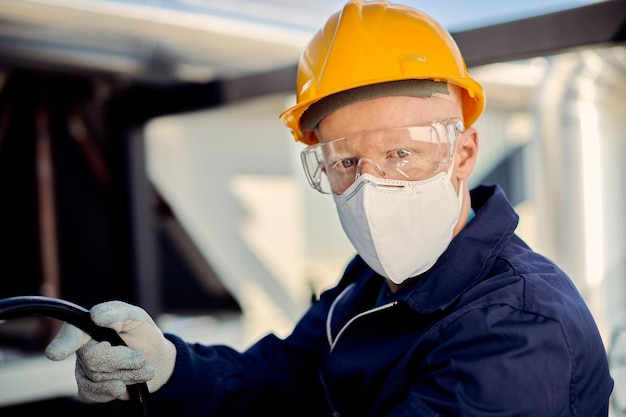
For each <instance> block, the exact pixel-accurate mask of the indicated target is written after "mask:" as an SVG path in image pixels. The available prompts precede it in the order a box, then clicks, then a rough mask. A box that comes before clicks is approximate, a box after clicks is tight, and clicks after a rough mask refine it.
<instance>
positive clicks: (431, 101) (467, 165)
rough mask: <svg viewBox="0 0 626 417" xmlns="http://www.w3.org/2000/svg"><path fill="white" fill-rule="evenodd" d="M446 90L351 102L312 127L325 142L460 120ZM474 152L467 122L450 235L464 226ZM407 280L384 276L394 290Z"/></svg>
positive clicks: (456, 168) (368, 169) (366, 168)
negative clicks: (459, 198) (459, 196)
mask: <svg viewBox="0 0 626 417" xmlns="http://www.w3.org/2000/svg"><path fill="white" fill-rule="evenodd" d="M450 93H451V94H450V95H449V96H446V97H430V98H422V97H408V96H389V97H381V98H375V99H371V100H365V101H360V102H356V103H352V104H349V105H346V106H344V107H341V108H339V109H338V110H335V111H334V112H333V113H330V114H329V115H328V116H326V117H325V118H324V119H322V121H321V122H320V123H319V125H318V127H317V129H316V131H315V136H316V137H317V138H318V140H319V141H320V142H325V141H328V140H331V139H333V138H337V137H342V136H347V135H349V134H351V133H355V132H361V131H364V130H370V129H384V128H393V127H398V126H407V125H419V124H424V123H430V122H432V121H436V120H446V119H450V118H458V119H461V120H463V114H462V109H461V100H460V92H459V89H458V87H455V86H452V85H450ZM477 156H478V135H477V132H476V129H474V128H473V127H471V126H469V127H466V128H465V131H464V132H463V133H462V134H461V135H460V137H459V138H458V142H457V146H456V150H455V156H454V161H453V166H452V175H451V178H450V181H451V182H452V185H453V186H454V188H455V190H456V191H457V193H458V192H459V191H460V192H461V193H463V204H462V207H461V214H460V216H459V221H458V222H457V224H456V226H455V227H454V231H453V237H454V236H456V235H457V234H458V233H459V232H460V231H461V230H462V229H463V228H464V227H465V224H466V223H467V219H468V217H469V214H470V210H471V201H470V194H469V188H468V185H467V178H468V177H469V175H470V174H471V172H472V170H473V169H474V165H475V164H476V158H477ZM361 173H363V174H364V173H369V174H372V175H375V176H380V173H379V172H378V171H377V170H376V169H375V167H374V166H372V165H370V164H364V165H363V167H362V170H361ZM459 188H460V190H459ZM410 281H411V280H410V279H409V280H406V281H404V282H403V283H401V284H395V283H393V282H391V281H390V280H387V283H388V285H389V288H390V290H391V291H392V292H396V291H398V290H399V289H400V288H402V287H403V286H404V285H406V284H407V283H409V282H410Z"/></svg>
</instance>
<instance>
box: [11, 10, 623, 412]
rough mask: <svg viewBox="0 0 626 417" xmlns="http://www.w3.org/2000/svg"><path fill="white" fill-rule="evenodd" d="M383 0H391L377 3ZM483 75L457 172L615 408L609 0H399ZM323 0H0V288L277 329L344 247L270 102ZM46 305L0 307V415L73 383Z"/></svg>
mask: <svg viewBox="0 0 626 417" xmlns="http://www.w3.org/2000/svg"><path fill="white" fill-rule="evenodd" d="M399 2H400V1H399ZM402 3H404V4H408V5H412V6H415V7H417V8H419V9H421V10H423V11H425V12H426V13H428V14H430V15H432V16H433V17H435V18H436V19H437V20H439V21H440V22H441V23H442V24H443V25H444V26H446V27H447V28H448V29H449V30H450V31H451V33H452V34H453V36H454V37H455V39H456V40H457V43H458V44H459V47H460V48H461V50H462V51H463V53H464V55H465V58H466V61H467V64H468V67H469V70H470V73H471V74H472V75H473V76H474V77H475V78H476V79H477V80H478V81H480V82H481V83H482V84H483V86H484V87H485V90H486V95H487V108H486V111H485V113H484V115H483V116H482V117H481V119H480V120H479V121H478V123H477V124H476V127H477V128H478V129H479V132H480V148H481V150H480V153H479V155H480V156H479V165H478V167H477V169H476V171H475V173H474V174H473V179H472V182H473V183H472V185H477V184H478V183H499V184H500V185H501V186H502V187H503V188H504V189H505V191H506V193H507V195H508V197H509V199H510V200H511V202H512V203H513V204H514V206H515V207H516V209H517V211H518V212H519V214H520V216H521V222H520V227H519V229H518V233H519V234H520V236H521V237H522V238H523V239H525V240H526V241H527V242H528V243H529V244H530V245H531V246H532V247H533V248H535V249H536V250H538V251H539V252H542V253H544V254H545V255H547V256H548V257H550V258H552V259H553V260H555V261H556V262H557V263H558V264H559V265H560V266H561V267H562V268H563V269H564V270H565V271H566V272H567V273H569V274H570V276H571V277H572V279H573V280H574V282H575V284H576V285H577V286H578V288H579V290H580V292H581V293H582V294H583V296H584V297H585V299H586V300H587V302H588V304H589V306H590V308H591V310H592V312H593V314H594V316H595V318H596V320H597V322H598V324H599V326H600V330H601V332H602V336H603V339H604V342H605V347H606V349H607V354H608V355H609V361H610V364H611V371H612V374H613V376H614V378H615V382H616V389H615V393H614V395H613V398H612V400H613V401H612V410H611V413H612V416H614V417H618V416H626V381H624V379H625V378H626V219H625V216H624V213H625V212H626V187H625V185H624V178H626V134H625V133H624V132H626V1H624V0H608V1H585V0H567V1H566V0H549V1H546V0H527V1H524V2H519V1H513V0H498V1H495V0H480V1H472V2H468V1H464V0H441V1H437V2H433V1H427V0H421V1H419V0H405V1H402ZM343 4H344V1H340V0H324V1H322V0H315V1H313V0H264V1H261V0H256V1H253V0H228V1H226V0H222V1H219V0H161V1H156V0H155V1H147V0H145V1H140V0H137V1H130V0H32V1H31V0H0V299H3V298H8V297H12V296H18V295H44V296H49V297H58V298H63V299H65V300H68V301H71V302H74V303H77V304H79V305H81V306H84V307H87V308H88V307H90V306H91V305H93V304H95V303H97V302H100V301H104V300H109V299H122V300H126V301H128V302H131V303H134V304H138V305H141V306H142V307H143V308H145V309H146V310H147V311H148V312H149V313H150V314H151V315H153V317H155V319H156V320H157V322H158V323H159V325H160V326H161V327H162V329H163V330H165V331H171V332H175V333H178V334H180V335H181V336H183V337H185V338H186V339H187V340H189V341H199V342H205V343H227V344H230V345H233V346H235V347H237V348H241V349H243V348H245V347H247V346H248V345H249V344H250V343H252V342H253V341H254V340H256V339H257V338H258V337H260V336H263V335H264V334H266V333H268V332H275V333H277V334H278V335H279V336H286V335H287V334H288V333H289V331H290V329H291V326H292V325H293V324H294V322H295V321H296V320H297V319H298V318H299V316H300V315H301V314H302V313H303V312H304V310H305V309H306V308H307V306H308V305H309V303H310V302H311V299H312V298H313V297H316V296H317V295H318V294H319V293H320V292H321V291H323V290H324V289H326V288H328V287H330V286H332V285H333V284H334V283H335V282H336V281H337V280H338V279H339V278H340V276H341V273H342V271H343V268H344V267H345V266H346V264H347V262H348V261H349V260H350V258H351V257H352V256H353V254H354V251H353V249H352V247H351V246H350V244H349V242H348V241H347V238H346V237H345V236H344V235H343V232H342V231H341V227H340V225H339V221H338V219H337V216H336V213H335V207H334V203H333V201H332V199H331V198H329V197H328V196H325V195H321V194H318V193H317V192H316V191H314V190H313V189H311V188H310V187H309V186H308V184H307V183H306V180H305V178H304V175H303V173H302V170H301V166H300V160H299V152H300V151H301V149H302V145H301V144H299V143H295V142H294V141H293V138H292V137H291V136H290V134H289V132H288V131H287V129H286V128H285V127H284V126H283V125H282V124H281V122H280V121H279V119H278V115H279V113H280V112H281V111H282V110H283V109H285V108H286V107H288V106H290V105H291V104H292V103H293V102H294V96H293V92H294V88H295V74H296V64H297V61H298V58H299V55H300V52H301V50H302V49H303V48H304V46H305V44H306V43H307V42H308V40H309V39H310V37H312V36H313V35H314V34H315V32H316V31H317V30H318V29H319V28H320V27H321V25H323V23H324V22H325V20H326V19H327V17H328V16H329V15H331V14H332V13H334V12H336V11H338V10H340V9H341V7H342V6H343ZM59 325H60V323H59V322H58V321H55V320H54V319H50V318H45V317H43V318H42V317H30V318H18V319H13V320H7V321H5V322H4V323H2V324H1V325H0V415H2V416H5V417H9V416H13V415H15V416H17V415H22V414H23V413H24V412H28V411H35V412H40V411H41V410H46V411H48V410H52V409H54V410H59V412H61V413H64V415H66V416H70V415H77V416H78V415H84V414H85V412H87V410H88V412H89V414H90V415H93V416H99V415H102V416H109V415H119V414H120V413H123V412H125V410H121V409H119V408H118V407H119V406H117V405H116V406H112V405H98V406H87V405H83V404H81V403H79V402H78V401H77V400H76V399H75V392H76V387H75V382H74V378H73V366H74V361H73V359H68V360H66V361H62V362H58V363H53V362H51V361H48V360H47V359H45V357H43V348H44V347H45V345H46V344H47V342H48V341H49V340H50V338H51V337H52V336H53V335H54V334H55V333H56V331H57V330H58V327H59Z"/></svg>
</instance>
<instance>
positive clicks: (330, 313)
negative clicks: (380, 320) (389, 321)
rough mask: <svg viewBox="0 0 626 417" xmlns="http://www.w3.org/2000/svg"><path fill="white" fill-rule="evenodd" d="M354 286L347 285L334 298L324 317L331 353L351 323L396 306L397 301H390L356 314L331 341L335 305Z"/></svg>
mask: <svg viewBox="0 0 626 417" xmlns="http://www.w3.org/2000/svg"><path fill="white" fill-rule="evenodd" d="M354 285H355V284H354V283H352V284H350V285H348V286H347V287H346V288H345V289H344V290H343V291H342V292H341V294H339V296H338V297H337V298H335V301H333V303H332V305H331V306H330V309H329V310H328V316H327V317H326V337H327V339H328V345H329V347H330V351H331V352H332V351H333V348H334V347H335V346H336V345H337V341H338V340H339V338H340V337H341V335H342V334H343V333H344V331H345V330H346V329H347V328H348V326H350V325H351V324H352V323H354V321H355V320H357V319H359V318H361V317H363V316H366V315H369V314H373V313H376V312H378V311H380V310H386V309H388V308H391V307H393V306H395V305H396V304H398V302H397V301H392V302H390V303H387V304H383V305H381V306H378V307H375V308H372V309H370V310H367V311H363V312H362V313H359V314H357V315H356V316H354V317H352V318H351V319H350V320H348V322H347V323H346V324H344V325H343V327H342V328H341V329H340V330H339V332H338V333H337V336H336V337H335V340H333V335H332V330H331V322H332V316H333V311H334V310H335V305H336V304H337V303H338V302H339V300H341V299H342V298H343V297H344V296H345V295H346V294H347V293H348V290H350V289H351V288H352V287H353V286H354Z"/></svg>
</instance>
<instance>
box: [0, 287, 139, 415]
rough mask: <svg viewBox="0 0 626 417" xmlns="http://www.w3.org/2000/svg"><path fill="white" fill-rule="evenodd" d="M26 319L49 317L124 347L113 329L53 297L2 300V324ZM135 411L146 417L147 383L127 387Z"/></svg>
mask: <svg viewBox="0 0 626 417" xmlns="http://www.w3.org/2000/svg"><path fill="white" fill-rule="evenodd" d="M27 316H48V317H52V318H55V319H58V320H62V321H65V322H68V323H70V324H72V325H74V326H76V327H78V328H79V329H81V330H82V331H84V332H85V333H87V334H89V335H90V336H91V337H93V338H94V339H95V340H99V341H107V342H109V343H111V344H112V345H125V343H124V341H123V340H122V338H121V337H120V335H119V334H117V332H116V331H115V330H113V329H109V328H106V327H100V326H98V325H96V324H95V323H94V322H93V321H91V317H90V316H89V310H87V309H85V308H83V307H81V306H79V305H77V304H74V303H71V302H69V301H65V300H61V299H58V298H53V297H43V296H31V295H28V296H18V297H10V298H5V299H0V321H2V320H6V319H11V318H17V317H27ZM128 393H129V395H130V399H131V400H132V401H133V410H134V412H135V415H136V416H137V417H140V416H143V417H147V415H148V414H147V413H148V411H147V410H148V404H147V401H148V395H149V391H148V385H147V384H146V383H145V382H144V383H140V384H134V385H129V386H128Z"/></svg>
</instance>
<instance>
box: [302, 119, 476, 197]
mask: <svg viewBox="0 0 626 417" xmlns="http://www.w3.org/2000/svg"><path fill="white" fill-rule="evenodd" d="M463 130H464V127H463V123H462V122H461V121H460V120H459V119H449V120H445V121H436V122H432V123H430V124H425V125H417V126H404V127H396V128H391V129H380V130H371V131H365V132H359V133H356V134H353V135H349V136H345V137H340V138H336V139H332V140H330V141H327V142H321V143H317V144H315V145H311V146H309V147H307V148H305V149H304V150H303V151H302V152H301V154H300V157H301V159H302V165H303V167H304V172H305V174H306V177H307V180H308V181H309V184H311V186H312V187H313V188H315V189H316V190H318V191H319V192H321V193H323V194H341V193H343V192H344V191H345V190H346V189H348V187H350V185H352V184H353V183H354V181H355V180H356V179H357V178H358V177H359V176H360V175H361V173H362V171H363V170H364V169H365V166H366V165H370V166H371V168H372V169H373V170H374V171H372V172H371V173H373V174H375V175H378V176H380V177H383V178H388V179H398V180H405V181H420V180H424V179H427V178H430V177H432V176H434V175H435V174H437V173H438V172H439V171H441V170H442V169H443V168H445V167H446V166H448V164H449V163H450V161H451V159H452V155H453V152H454V147H455V145H456V141H457V138H458V136H459V135H460V134H461V132H463Z"/></svg>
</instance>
